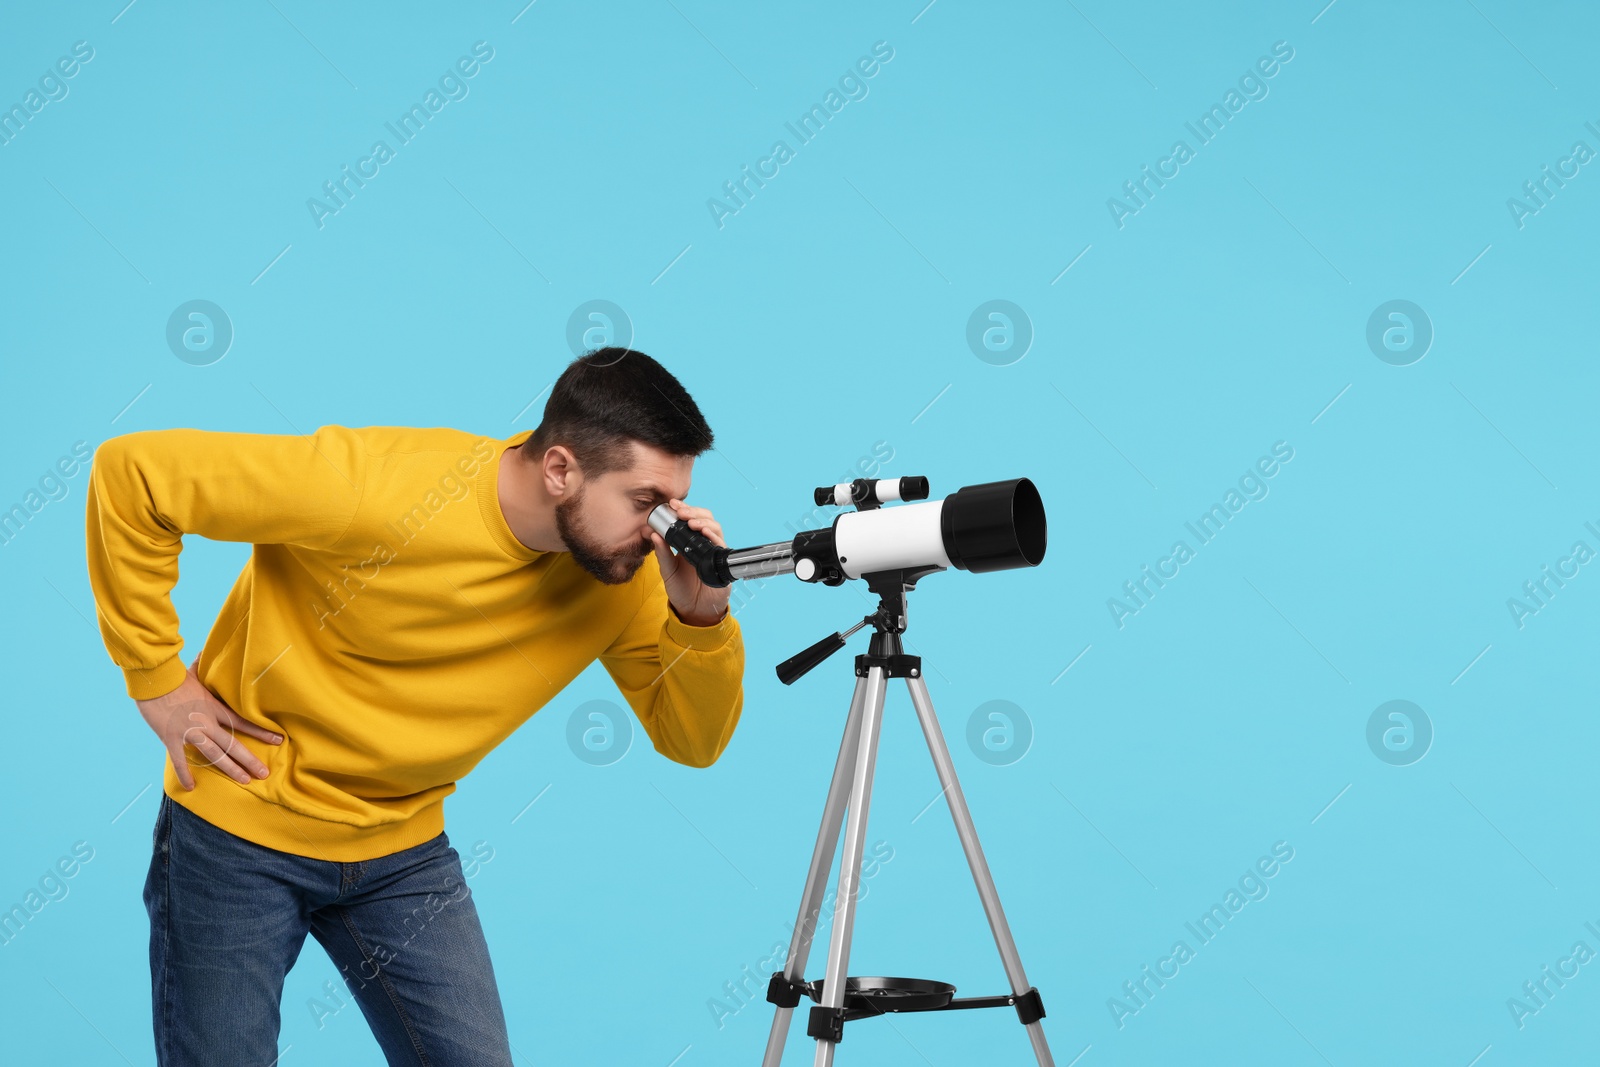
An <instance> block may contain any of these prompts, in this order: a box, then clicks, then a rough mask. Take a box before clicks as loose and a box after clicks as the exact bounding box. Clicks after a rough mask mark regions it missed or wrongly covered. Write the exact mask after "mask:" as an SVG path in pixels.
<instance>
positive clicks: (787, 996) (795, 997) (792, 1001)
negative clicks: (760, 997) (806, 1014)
mask: <svg viewBox="0 0 1600 1067" xmlns="http://www.w3.org/2000/svg"><path fill="white" fill-rule="evenodd" d="M804 992H805V987H804V986H803V985H801V984H800V983H798V982H791V981H789V979H787V978H785V977H784V976H783V972H782V971H773V972H772V980H771V981H769V982H768V983H767V1000H769V1001H771V1002H772V1003H773V1004H776V1005H777V1006H778V1007H780V1008H792V1007H794V1006H795V1005H796V1004H799V1003H800V995H801V994H802V993H804Z"/></svg>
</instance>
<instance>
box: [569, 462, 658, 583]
mask: <svg viewBox="0 0 1600 1067" xmlns="http://www.w3.org/2000/svg"><path fill="white" fill-rule="evenodd" d="M587 492H588V486H584V487H583V488H582V489H579V490H578V492H577V495H576V496H574V497H572V498H571V499H570V500H563V501H561V502H560V503H558V504H557V505H556V530H557V532H559V533H560V534H561V540H562V542H563V543H564V544H565V545H566V546H567V551H568V552H570V553H571V554H572V558H573V560H574V561H576V563H577V564H578V566H580V567H582V568H583V569H584V570H586V571H588V572H589V573H590V574H591V575H593V576H594V578H595V579H596V580H598V581H601V582H604V583H605V584H606V585H622V584H623V583H625V582H627V581H628V580H630V579H631V578H632V577H633V575H634V572H635V571H637V570H638V569H639V567H640V566H641V565H642V564H643V563H644V559H645V557H646V556H647V555H649V554H650V553H651V552H652V551H654V549H653V548H652V546H650V545H645V546H643V547H642V548H640V547H637V546H634V547H630V548H625V549H621V550H610V549H607V548H606V546H605V545H603V544H601V543H600V542H599V541H597V540H595V539H594V538H593V537H592V536H591V535H590V533H589V528H588V526H587V525H586V524H585V523H584V521H583V515H582V512H581V507H582V505H583V497H584V494H585V493H587Z"/></svg>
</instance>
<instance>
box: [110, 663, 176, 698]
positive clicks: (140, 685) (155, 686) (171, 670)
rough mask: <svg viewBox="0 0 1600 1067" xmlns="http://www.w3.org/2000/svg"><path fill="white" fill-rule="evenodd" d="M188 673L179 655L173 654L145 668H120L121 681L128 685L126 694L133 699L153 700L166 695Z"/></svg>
mask: <svg viewBox="0 0 1600 1067" xmlns="http://www.w3.org/2000/svg"><path fill="white" fill-rule="evenodd" d="M188 673H189V668H188V667H186V666H184V663H183V657H182V656H181V655H180V656H173V657H172V658H171V659H169V660H166V661H165V662H162V663H158V664H156V665H155V666H154V667H149V668H146V669H145V670H140V669H139V668H137V667H124V668H123V669H122V677H123V681H124V682H125V683H126V684H127V686H128V695H129V696H130V697H132V698H133V699H135V700H154V699H155V698H156V697H161V696H166V695H167V694H168V693H170V692H172V691H173V690H174V689H176V688H178V686H180V685H182V684H183V677H184V675H186V674H188Z"/></svg>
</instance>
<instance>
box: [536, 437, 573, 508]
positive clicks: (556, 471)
mask: <svg viewBox="0 0 1600 1067" xmlns="http://www.w3.org/2000/svg"><path fill="white" fill-rule="evenodd" d="M576 471H577V459H576V457H574V456H573V454H572V453H571V452H570V451H568V449H567V448H566V446H565V445H551V446H550V447H549V448H547V449H545V450H544V458H543V459H541V460H540V461H539V475H540V477H542V478H543V479H544V487H545V490H546V491H547V492H548V493H549V494H550V495H551V496H555V497H564V496H566V495H567V491H568V490H569V489H571V488H572V482H573V478H574V475H575V473H576Z"/></svg>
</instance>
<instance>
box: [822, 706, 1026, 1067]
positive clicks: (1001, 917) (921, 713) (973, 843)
mask: <svg viewBox="0 0 1600 1067" xmlns="http://www.w3.org/2000/svg"><path fill="white" fill-rule="evenodd" d="M906 686H907V688H909V689H910V690H911V703H912V704H914V705H915V706H916V709H917V719H918V721H919V722H921V723H922V733H923V736H924V737H926V738H927V740H928V752H929V753H930V754H931V755H932V756H933V765H934V767H935V768H936V769H937V770H938V772H939V784H940V785H941V786H942V787H943V788H944V798H945V801H946V802H947V803H948V804H949V805H950V815H951V817H952V818H953V819H955V823H956V834H957V835H958V836H959V837H960V838H961V848H962V850H963V851H965V852H966V854H967V866H969V867H971V868H972V880H973V881H974V882H976V883H977V886H978V897H979V899H981V900H982V901H983V912H984V914H985V915H986V916H988V919H989V931H990V932H991V933H992V934H994V943H995V946H996V947H997V948H999V950H1000V960H1001V962H1002V963H1003V964H1004V965H1005V969H1006V980H1007V981H1009V982H1010V983H1011V992H1012V993H1014V994H1016V995H1018V996H1021V995H1022V994H1024V993H1026V992H1027V991H1028V990H1029V989H1030V988H1032V987H1031V986H1029V985H1028V979H1027V976H1026V975H1025V974H1023V971H1022V958H1021V957H1020V956H1018V955H1017V945H1016V942H1015V941H1013V940H1012V939H1011V928H1010V927H1009V926H1008V925H1006V913H1005V911H1004V910H1003V909H1002V908H1001V907H1000V894H999V893H997V892H995V888H994V878H993V877H991V876H990V874H989V863H988V861H987V860H985V859H984V858H983V846H981V845H980V844H978V832H977V830H975V829H973V826H972V813H971V812H970V811H968V810H967V800H966V798H965V797H964V796H962V795H961V783H960V782H958V781H956V768H955V764H954V763H952V762H951V761H950V749H949V748H947V747H946V746H945V743H944V734H943V732H941V731H940V729H939V717H938V716H937V715H936V714H934V710H933V700H932V698H930V697H929V696H928V686H927V683H926V682H925V681H923V679H922V677H921V676H920V675H919V676H918V677H915V678H907V679H906ZM868 774H869V775H870V774H871V770H870V767H869V770H868ZM858 779H859V775H858ZM848 840H849V839H848V837H847V838H846V841H847V842H848ZM856 855H857V857H858V858H859V856H860V852H859V851H858V852H857V853H856ZM835 934H837V930H836V931H835ZM832 980H833V972H832V971H831V970H830V971H829V983H830V988H831V983H832ZM1027 1030H1028V1040H1029V1041H1031V1042H1032V1043H1033V1054H1034V1055H1035V1056H1037V1057H1038V1059H1039V1067H1054V1064H1055V1060H1054V1059H1052V1058H1051V1056H1050V1046H1049V1045H1047V1044H1045V1040H1044V1027H1043V1025H1042V1024H1041V1023H1040V1022H1039V1021H1038V1020H1037V1019H1035V1020H1034V1021H1033V1022H1031V1023H1029V1024H1028V1025H1027ZM828 1047H829V1048H830V1049H831V1048H832V1047H833V1046H832V1045H829V1046H828ZM819 1051H820V1050H819ZM823 1062H824V1061H823V1060H822V1059H821V1058H820V1057H819V1058H818V1060H817V1063H818V1065H819V1067H821V1065H822V1064H823ZM830 1062H831V1061H830Z"/></svg>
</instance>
